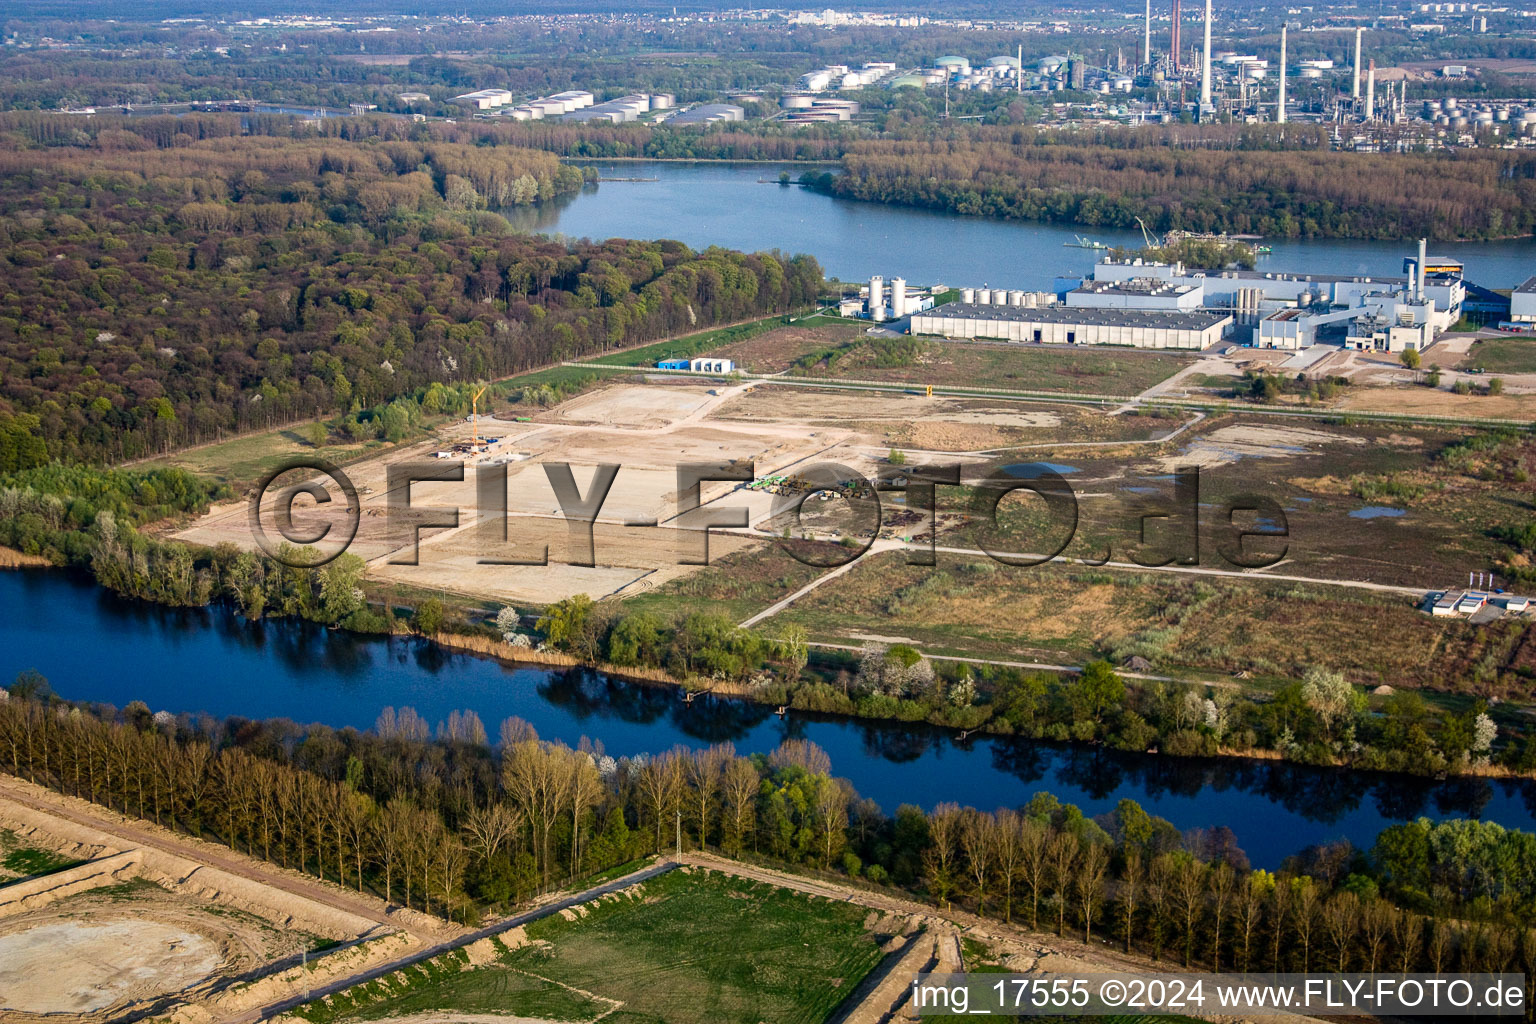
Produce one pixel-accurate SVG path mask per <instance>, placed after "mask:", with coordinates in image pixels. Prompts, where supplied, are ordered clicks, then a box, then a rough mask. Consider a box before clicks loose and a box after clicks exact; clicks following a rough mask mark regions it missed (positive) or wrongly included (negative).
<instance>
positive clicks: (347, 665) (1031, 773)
mask: <svg viewBox="0 0 1536 1024" xmlns="http://www.w3.org/2000/svg"><path fill="white" fill-rule="evenodd" d="M0 610H3V611H4V614H3V615H0V680H4V681H5V682H7V683H9V682H10V681H11V680H12V679H14V678H15V676H16V675H17V673H19V672H22V671H25V670H27V669H36V670H37V671H39V672H41V673H43V675H45V676H47V677H48V679H49V682H50V683H51V685H52V686H53V688H54V690H55V691H56V692H57V693H58V694H60V695H61V696H63V697H66V698H69V699H71V700H83V701H99V702H103V703H109V704H114V705H117V706H119V707H121V706H123V705H125V704H127V703H128V702H129V701H132V700H142V701H144V702H145V703H146V704H148V705H149V707H150V708H151V709H153V710H157V711H158V710H169V711H173V712H206V713H207V714H210V715H214V716H217V717H220V718H223V717H227V716H244V717H248V718H276V717H282V718H290V719H293V720H295V721H298V722H302V723H310V722H322V723H325V724H327V725H330V726H333V727H337V728H341V727H345V726H353V727H356V728H359V729H367V728H369V727H371V726H372V725H373V723H374V721H375V719H376V718H377V717H378V713H379V711H380V709H382V708H383V707H385V706H386V705H389V706H394V707H401V706H406V705H409V706H411V707H414V708H415V709H416V710H417V711H419V712H420V713H421V714H422V716H423V717H425V718H426V719H427V721H429V722H432V723H437V722H439V721H442V720H444V719H446V718H447V716H448V713H449V712H450V711H451V710H454V709H457V708H469V709H472V710H474V711H475V712H476V713H477V714H479V716H480V718H481V719H482V720H483V721H484V722H485V724H486V728H487V730H488V731H489V732H490V733H491V734H492V735H494V734H495V733H496V731H497V726H498V723H499V722H500V721H501V720H502V719H504V718H506V717H509V716H511V715H517V716H520V717H522V718H524V719H526V720H528V721H529V722H531V723H532V724H533V725H534V727H535V728H537V729H538V731H539V734H540V735H541V736H543V737H544V738H546V739H562V740H565V741H566V742H567V743H570V744H572V745H574V744H575V743H576V742H577V741H578V740H579V739H580V738H581V737H583V736H587V737H590V738H592V739H594V740H600V741H601V742H602V744H603V746H604V748H605V749H606V750H607V752H608V753H610V754H613V755H615V756H620V755H624V754H634V753H640V752H656V751H661V750H666V749H668V748H670V747H672V746H673V745H674V744H679V743H681V744H685V745H687V746H690V747H701V746H707V745H708V744H710V743H717V742H724V741H730V742H732V743H734V744H735V745H736V749H737V752H738V753H751V752H758V751H761V752H766V751H770V750H772V749H773V748H774V747H776V746H777V745H778V744H779V743H781V742H782V741H783V740H785V739H788V738H793V737H802V738H805V739H809V740H812V741H813V742H815V743H817V744H819V745H820V746H821V747H823V748H825V749H826V751H827V752H828V754H830V755H831V758H832V766H833V771H834V773H835V774H838V775H841V776H844V777H846V778H848V779H849V780H850V781H851V782H852V783H853V785H854V787H855V788H856V789H857V790H858V791H859V792H860V793H861V794H862V795H864V796H867V797H870V798H872V799H874V800H876V801H878V802H879V803H880V805H881V806H882V807H884V808H885V809H886V810H887V811H892V810H894V809H895V808H896V807H897V806H898V805H899V804H902V803H916V804H919V805H921V806H924V807H932V806H933V805H934V804H936V803H939V802H941V801H945V800H954V801H957V802H960V803H967V804H972V805H975V806H978V807H981V808H984V809H992V808H995V807H1001V806H1016V805H1019V804H1022V803H1024V802H1026V801H1028V800H1029V798H1030V796H1031V795H1032V794H1034V793H1035V792H1037V791H1040V790H1046V791H1049V792H1052V793H1054V794H1056V795H1057V796H1058V797H1060V798H1061V799H1062V800H1063V801H1066V802H1069V803H1075V804H1077V805H1078V806H1079V807H1081V808H1082V809H1083V811H1084V812H1085V813H1087V814H1090V815H1093V814H1100V813H1103V812H1106V811H1110V810H1112V809H1113V808H1114V806H1115V803H1116V802H1117V801H1119V800H1120V799H1121V798H1122V797H1130V798H1132V799H1134V800H1136V801H1138V802H1139V803H1141V804H1142V806H1143V807H1145V808H1146V809H1147V810H1148V811H1150V812H1151V813H1153V814H1159V815H1162V816H1163V817H1165V818H1167V819H1168V820H1169V821H1171V822H1173V823H1174V824H1175V825H1177V826H1179V827H1180V828H1193V827H1212V826H1217V825H1226V826H1228V827H1230V828H1231V829H1232V830H1233V831H1234V832H1235V833H1236V835H1237V839H1238V842H1239V844H1240V845H1241V846H1242V847H1243V848H1244V849H1245V850H1246V851H1247V853H1248V855H1249V857H1250V858H1251V859H1252V861H1253V862H1254V864H1255V865H1258V866H1262V867H1271V868H1273V867H1275V866H1277V865H1278V864H1279V863H1280V861H1281V860H1282V859H1283V858H1284V857H1285V856H1286V855H1287V854H1290V853H1295V852H1297V851H1299V850H1300V849H1302V848H1303V847H1305V846H1308V845H1310V844H1313V843H1321V842H1326V841H1329V840H1332V839H1337V838H1347V839H1349V840H1351V841H1353V842H1354V843H1356V844H1358V845H1362V846H1369V845H1370V844H1371V842H1372V841H1373V840H1374V839H1375V837H1376V834H1377V833H1378V832H1379V831H1380V830H1381V829H1383V828H1385V827H1386V826H1387V825H1389V824H1392V823H1393V822H1397V821H1404V820H1408V819H1411V818H1414V817H1417V816H1419V815H1427V816H1429V817H1431V818H1436V819H1439V818H1445V817H1465V816H1474V817H1482V818H1486V819H1489V820H1493V821H1498V822H1500V823H1501V824H1504V825H1506V826H1509V827H1515V828H1525V829H1530V828H1532V827H1533V824H1536V784H1533V783H1525V782H1513V781H1508V780H1489V779H1480V778H1472V779H1454V780H1450V781H1446V782H1432V781H1428V780H1424V779H1415V778H1409V777H1400V776H1385V775H1375V774H1367V773H1352V772H1344V771H1337V770H1329V769H1317V768H1309V767H1305V766H1301V765H1287V764H1283V763H1279V762H1274V761H1252V760H1245V759H1237V758H1223V759H1213V760H1201V761H1193V760H1180V759H1175V758H1169V757H1156V756H1147V755H1131V754H1118V753H1107V752H1094V751H1092V750H1089V749H1085V748H1080V747H1069V746H1061V745H1055V744H1048V743H1030V742H1023V741H1018V740H1012V739H1003V738H994V737H978V738H974V739H972V740H971V741H970V742H967V743H960V742H957V740H956V738H955V735H954V734H953V733H951V732H948V731H944V730H937V729H931V728H927V727H924V726H916V727H914V726H910V725H903V724H899V723H886V722H860V721H850V720H846V719H837V718H831V717H823V716H817V715H810V714H804V713H799V712H791V713H790V715H789V716H788V717H787V718H785V719H779V718H777V717H776V716H775V715H774V714H773V712H772V710H771V709H769V708H766V707H763V706H761V705H757V704H752V703H748V702H744V701H737V700H726V699H716V698H710V697H702V698H699V699H698V700H695V701H694V703H693V704H692V705H685V704H684V703H683V702H682V701H680V700H679V699H678V698H677V694H676V691H674V690H671V689H669V688H660V687H648V686H641V685H636V684H631V683H625V682H622V681H618V680H613V679H609V678H607V677H604V676H602V675H599V674H597V673H593V672H564V671H561V672H556V671H548V670H544V669H537V668H518V667H513V666H509V665H505V664H502V663H500V662H497V661H495V660H492V659H488V658H481V657H476V656H472V655H466V654H459V653H453V652H449V651H446V650H444V649H442V648H440V647H438V646H436V645H434V644H431V643H428V642H425V641H422V640H418V639H412V638H403V637H396V638H384V637H369V636H359V635H355V634H349V633H345V632H342V631H339V630H327V629H323V628H321V627H317V626H314V625H311V624H307V623H301V622H294V621H286V620H272V621H266V622H259V623H252V622H247V621H246V620H244V619H242V618H240V617H239V616H238V615H236V614H234V613H233V612H232V611H229V610H226V609H224V608H220V607H214V608H199V609H173V608H162V607H159V606H157V605H150V604H143V603H138V602H132V601H125V600H122V599H119V598H117V597H115V596H113V595H112V594H110V593H108V592H107V591H105V590H103V589H101V588H99V587H97V586H95V585H94V584H93V583H91V582H89V581H87V580H85V579H82V578H80V577H78V576H74V575H71V574H68V573H64V572H54V571H39V570H23V571H11V572H0Z"/></svg>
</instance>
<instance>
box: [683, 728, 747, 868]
mask: <svg viewBox="0 0 1536 1024" xmlns="http://www.w3.org/2000/svg"><path fill="white" fill-rule="evenodd" d="M735 756H736V749H735V748H734V747H732V746H731V745H730V744H729V743H723V744H720V743H717V744H715V745H714V746H711V747H708V748H706V749H704V750H695V751H694V752H693V753H692V755H690V756H689V758H688V761H687V764H686V769H687V776H688V783H689V785H690V786H691V787H692V788H693V792H692V793H691V794H690V799H689V808H690V810H691V812H692V813H691V815H690V816H691V817H692V818H693V825H694V828H695V829H696V830H697V833H698V837H699V849H701V850H702V849H704V848H705V847H706V846H708V845H709V823H710V821H711V820H712V819H713V818H714V806H715V801H716V800H717V799H718V798H719V796H720V783H721V775H722V774H723V773H724V771H725V766H726V763H727V762H729V761H730V760H731V758H733V757H735Z"/></svg>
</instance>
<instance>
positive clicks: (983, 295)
mask: <svg viewBox="0 0 1536 1024" xmlns="http://www.w3.org/2000/svg"><path fill="white" fill-rule="evenodd" d="M976 302H977V304H978V305H982V306H988V305H991V304H992V289H990V288H978V289H977V290H976Z"/></svg>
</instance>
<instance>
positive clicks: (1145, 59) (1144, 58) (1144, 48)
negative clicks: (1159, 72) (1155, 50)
mask: <svg viewBox="0 0 1536 1024" xmlns="http://www.w3.org/2000/svg"><path fill="white" fill-rule="evenodd" d="M1141 63H1142V64H1144V65H1145V66H1147V67H1151V66H1152V0H1147V22H1146V35H1145V36H1143V37H1142V40H1141Z"/></svg>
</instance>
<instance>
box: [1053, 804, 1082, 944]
mask: <svg viewBox="0 0 1536 1024" xmlns="http://www.w3.org/2000/svg"><path fill="white" fill-rule="evenodd" d="M1077 854H1078V841H1077V833H1075V832H1068V831H1066V830H1065V829H1063V830H1061V831H1059V832H1055V833H1052V835H1051V838H1050V841H1049V842H1048V843H1046V856H1047V858H1048V859H1049V860H1050V864H1051V898H1052V899H1053V900H1055V901H1056V934H1057V935H1065V934H1066V932H1067V903H1068V902H1069V901H1070V900H1071V892H1072V869H1073V867H1074V866H1075V865H1076V864H1077Z"/></svg>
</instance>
